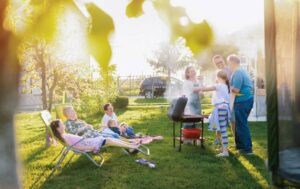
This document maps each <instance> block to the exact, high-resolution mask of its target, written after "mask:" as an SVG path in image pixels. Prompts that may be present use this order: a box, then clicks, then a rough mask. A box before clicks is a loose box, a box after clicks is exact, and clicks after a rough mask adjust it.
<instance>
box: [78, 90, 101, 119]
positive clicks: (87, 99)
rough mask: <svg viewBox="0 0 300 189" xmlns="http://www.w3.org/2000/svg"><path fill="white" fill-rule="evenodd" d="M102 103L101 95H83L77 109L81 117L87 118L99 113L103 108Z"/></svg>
mask: <svg viewBox="0 0 300 189" xmlns="http://www.w3.org/2000/svg"><path fill="white" fill-rule="evenodd" d="M102 103H103V102H102V100H101V97H100V95H82V96H81V97H80V102H79V106H78V107H76V110H77V113H78V114H79V117H80V118H81V119H86V118H88V117H90V116H94V115H96V114H99V113H100V112H101V110H102V107H101V104H102Z"/></svg>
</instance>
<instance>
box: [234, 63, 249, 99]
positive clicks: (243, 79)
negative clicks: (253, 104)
mask: <svg viewBox="0 0 300 189" xmlns="http://www.w3.org/2000/svg"><path fill="white" fill-rule="evenodd" d="M231 86H232V87H233V88H236V89H240V93H239V94H237V95H236V97H235V101H234V102H244V101H247V100H249V99H251V98H253V83H252V81H251V79H250V76H249V74H248V73H247V72H246V71H245V70H244V69H242V68H239V69H237V70H236V71H235V72H234V73H233V75H232V77H231Z"/></svg>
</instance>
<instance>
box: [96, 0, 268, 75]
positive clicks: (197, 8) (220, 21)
mask: <svg viewBox="0 0 300 189" xmlns="http://www.w3.org/2000/svg"><path fill="white" fill-rule="evenodd" d="M263 2H264V1H262V0H171V3H172V5H174V6H182V7H184V8H185V9H186V11H187V14H188V16H189V17H190V19H191V20H192V21H193V22H201V21H202V20H204V19H205V20H207V21H208V22H209V24H210V25H211V26H212V27H213V29H214V32H215V36H216V38H217V40H218V38H219V39H222V37H224V36H226V35H228V34H230V33H234V32H237V31H241V30H243V29H246V28H249V27H251V26H254V25H257V24H261V25H262V24H263V9H264V5H263ZM128 3H129V1H128V0H99V1H96V4H97V5H98V6H99V7H101V8H102V9H103V10H104V11H105V12H106V13H108V14H109V15H110V16H111V17H112V18H113V20H114V24H115V32H114V34H113V35H112V36H111V39H110V40H111V45H112V49H113V56H112V59H111V64H116V65H117V75H120V76H127V75H140V74H145V75H147V74H152V73H153V70H152V68H151V67H150V65H149V64H148V63H147V61H146V58H147V56H149V54H150V53H151V52H152V51H153V50H155V49H157V48H158V47H159V46H160V44H162V43H163V42H166V41H168V40H169V37H170V33H169V30H168V28H167V26H166V25H165V23H164V22H163V21H162V20H161V19H160V18H159V16H158V14H157V13H156V11H155V9H154V8H153V6H152V4H151V2H149V1H146V2H145V3H144V6H143V9H144V15H142V16H141V17H139V18H127V16H126V15H125V10H126V6H127V4H128ZM262 27H263V26H262Z"/></svg>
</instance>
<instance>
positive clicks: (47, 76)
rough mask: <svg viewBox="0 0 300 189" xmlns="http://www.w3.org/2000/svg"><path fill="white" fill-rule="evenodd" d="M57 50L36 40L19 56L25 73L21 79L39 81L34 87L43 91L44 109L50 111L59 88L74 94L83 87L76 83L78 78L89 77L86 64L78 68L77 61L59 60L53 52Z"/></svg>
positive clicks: (26, 44)
mask: <svg viewBox="0 0 300 189" xmlns="http://www.w3.org/2000/svg"><path fill="white" fill-rule="evenodd" d="M55 48H56V46H55V45H53V44H48V43H47V42H46V41H45V40H42V39H34V40H32V41H27V42H26V43H25V44H24V45H23V46H22V48H21V49H22V50H21V53H20V55H19V59H20V63H21V66H22V73H23V76H22V78H21V79H23V80H25V81H26V80H29V79H30V80H35V81H37V82H35V85H33V86H32V87H38V88H40V89H41V91H42V102H43V109H48V110H49V111H50V110H51V109H52V104H53V99H54V94H55V90H56V89H57V87H60V89H61V90H68V89H72V92H73V94H74V93H75V92H76V91H77V90H79V89H78V88H79V87H82V85H81V84H82V83H80V85H78V84H77V85H76V84H75V83H74V82H75V81H76V80H77V78H86V79H88V78H87V77H89V74H88V68H87V66H86V64H85V63H81V64H78V66H74V65H75V64H76V62H75V60H74V62H73V63H72V62H71V63H66V62H64V61H63V60H60V59H58V58H57V57H58V56H57V55H56V51H55V50H53V49H55ZM79 65H80V66H79ZM84 72H86V73H84Z"/></svg>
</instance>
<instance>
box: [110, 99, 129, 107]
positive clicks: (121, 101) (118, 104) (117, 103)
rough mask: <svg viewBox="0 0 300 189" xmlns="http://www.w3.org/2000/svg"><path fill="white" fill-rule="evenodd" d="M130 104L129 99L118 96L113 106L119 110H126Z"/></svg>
mask: <svg viewBox="0 0 300 189" xmlns="http://www.w3.org/2000/svg"><path fill="white" fill-rule="evenodd" d="M128 104H129V99H128V97H127V96H118V97H117V98H116V100H115V102H114V103H113V106H114V107H115V108H117V109H125V108H127V106H128Z"/></svg>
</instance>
